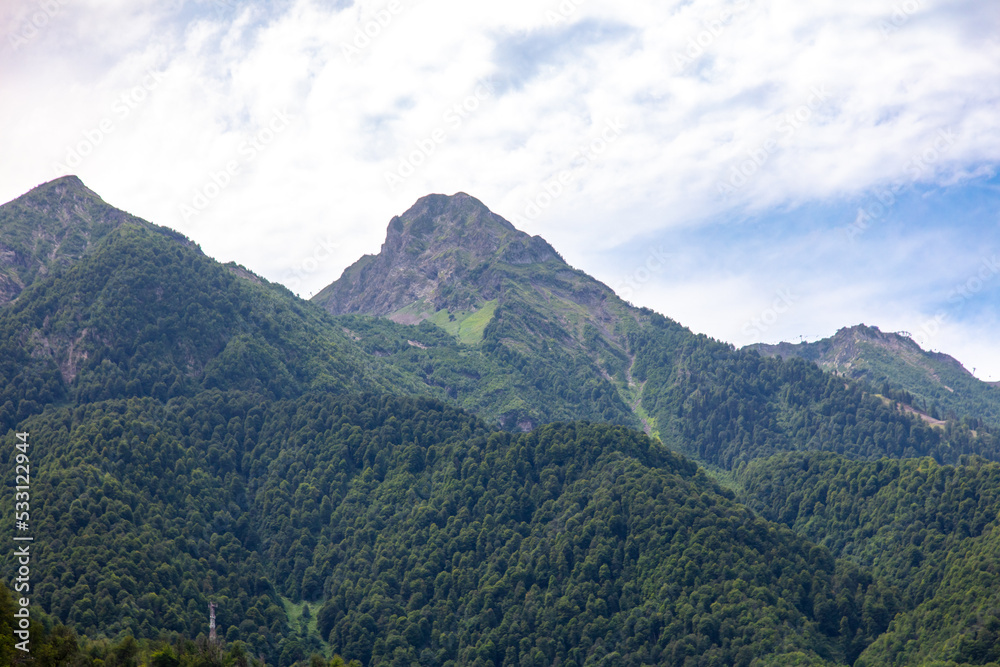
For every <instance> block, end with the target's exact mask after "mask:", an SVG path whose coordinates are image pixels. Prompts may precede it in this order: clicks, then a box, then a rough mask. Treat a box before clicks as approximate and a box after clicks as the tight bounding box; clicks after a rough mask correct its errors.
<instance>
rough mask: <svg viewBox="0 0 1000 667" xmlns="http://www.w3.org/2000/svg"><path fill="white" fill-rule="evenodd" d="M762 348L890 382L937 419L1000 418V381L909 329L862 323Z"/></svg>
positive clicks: (853, 375) (879, 382) (880, 382)
mask: <svg viewBox="0 0 1000 667" xmlns="http://www.w3.org/2000/svg"><path fill="white" fill-rule="evenodd" d="M752 348H753V349H756V350H757V351H759V352H760V353H761V354H764V355H767V356H779V357H782V358H785V359H788V358H790V357H800V358H802V359H807V360H809V361H814V362H816V363H817V364H818V365H819V366H820V368H823V369H824V370H828V371H836V372H837V373H840V374H841V375H844V376H846V377H851V378H857V379H863V380H866V381H867V382H869V383H870V384H872V385H874V386H876V387H880V386H882V385H883V384H885V383H888V384H890V385H892V386H894V387H897V388H899V389H903V390H905V391H907V392H909V393H910V394H911V395H912V399H911V402H912V403H913V404H914V406H916V407H919V408H920V409H921V410H922V411H923V412H925V413H926V414H928V415H929V416H930V417H932V418H935V419H951V420H957V419H962V418H966V419H971V420H972V421H974V422H975V421H987V422H989V423H990V424H993V425H997V424H1000V387H997V386H995V385H993V384H990V383H988V382H983V381H981V380H978V379H977V378H976V377H975V376H974V375H973V374H972V373H970V372H969V371H968V370H967V369H966V368H965V367H964V366H962V364H960V363H959V362H958V361H957V360H956V359H954V358H953V357H950V356H948V355H947V354H943V353H941V352H928V351H926V350H923V349H921V348H920V346H919V345H918V344H917V343H916V341H914V340H913V339H912V338H910V337H909V335H907V334H905V333H887V332H884V331H880V330H879V328H878V327H868V326H865V325H863V324H862V325H859V326H855V327H849V328H845V329H841V330H840V331H838V332H837V333H836V334H835V335H834V336H832V337H831V338H826V339H823V340H819V341H816V342H813V343H798V344H794V345H793V344H792V343H779V344H777V345H754V346H752Z"/></svg>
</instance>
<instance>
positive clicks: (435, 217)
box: [313, 192, 565, 321]
mask: <svg viewBox="0 0 1000 667" xmlns="http://www.w3.org/2000/svg"><path fill="white" fill-rule="evenodd" d="M547 262H557V263H558V264H561V265H565V263H564V262H563V260H562V257H560V256H559V253H557V252H556V251H555V250H554V249H553V248H552V246H550V245H549V244H548V243H547V242H546V241H545V240H544V239H542V238H541V237H540V236H529V235H528V234H526V233H524V232H522V231H520V230H518V229H516V228H515V227H514V225H512V224H511V223H510V222H508V221H507V220H505V219H504V218H502V217H501V216H499V215H497V214H496V213H493V212H492V211H490V209H489V208H487V207H486V205H485V204H483V203H482V202H481V201H479V200H478V199H476V198H475V197H472V196H470V195H468V194H466V193H464V192H458V193H456V194H454V195H443V194H431V195H427V196H425V197H421V198H420V199H418V200H417V202H416V203H415V204H413V206H411V207H410V208H409V209H408V210H407V211H406V212H405V213H403V214H402V215H399V216H396V217H394V218H393V219H392V220H391V221H390V222H389V226H388V229H387V230H386V237H385V242H384V243H383V244H382V248H381V250H380V252H379V254H378V255H366V256H365V257H362V258H361V259H360V260H358V261H357V262H355V263H354V264H353V265H352V266H350V267H348V268H347V269H346V270H345V271H344V273H343V275H341V277H340V278H339V279H338V280H337V281H336V282H334V283H333V284H331V285H330V286H328V287H327V288H326V289H324V290H323V291H321V292H320V293H319V294H317V295H316V296H315V297H313V300H314V301H315V302H317V303H319V304H320V305H321V306H323V307H324V308H326V309H327V310H329V311H330V312H332V313H334V314H341V313H357V312H361V313H368V314H371V315H389V316H393V314H394V313H398V311H400V310H402V309H406V308H408V307H410V306H414V307H415V308H416V310H418V311H420V312H418V313H412V314H409V315H403V316H400V317H401V321H411V320H413V321H419V320H421V319H424V317H423V316H422V314H423V313H424V311H427V313H431V312H434V311H438V310H441V309H445V308H447V309H451V310H474V309H477V308H478V307H480V306H481V305H482V304H483V303H485V302H487V301H490V300H492V299H494V298H496V297H497V295H498V294H499V291H500V289H501V283H502V280H501V276H500V275H499V274H498V273H497V272H495V271H490V270H489V269H491V268H496V267H498V266H501V265H508V266H519V265H527V264H545V263H547ZM415 304H417V305H415Z"/></svg>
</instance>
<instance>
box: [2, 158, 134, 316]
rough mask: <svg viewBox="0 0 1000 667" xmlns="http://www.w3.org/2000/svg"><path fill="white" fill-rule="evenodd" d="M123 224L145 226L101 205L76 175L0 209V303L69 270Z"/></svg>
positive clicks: (102, 202)
mask: <svg viewBox="0 0 1000 667" xmlns="http://www.w3.org/2000/svg"><path fill="white" fill-rule="evenodd" d="M126 222H129V223H131V224H136V225H143V224H148V223H144V222H143V221H141V220H139V219H138V218H135V217H133V216H130V215H128V214H127V213H124V212H122V211H119V210H118V209H116V208H113V207H112V206H109V205H108V204H106V203H104V201H103V200H102V199H101V198H100V197H99V196H98V195H97V194H96V193H94V192H93V191H92V190H90V189H88V188H87V187H86V186H85V185H84V184H83V182H82V181H80V179H79V178H77V177H76V176H65V177H63V178H59V179H56V180H54V181H51V182H49V183H45V184H44V185H41V186H39V187H37V188H35V189H34V190H32V191H31V192H29V193H27V194H26V195H24V196H22V197H19V198H18V199H15V200H14V201H12V202H10V203H8V204H5V205H4V206H2V207H0V303H7V302H8V301H11V300H13V299H14V298H16V297H17V295H18V294H20V293H21V290H23V289H24V288H25V287H27V286H28V285H30V284H31V283H32V282H33V281H34V280H36V279H37V278H39V277H42V276H45V275H47V274H48V273H50V272H51V271H53V270H55V269H57V268H59V267H66V266H70V265H72V264H73V263H74V262H76V261H77V260H79V259H80V258H81V257H82V256H83V255H84V254H85V253H86V252H87V250H88V249H89V248H91V247H92V246H93V244H94V243H96V242H97V241H99V240H100V239H101V238H103V237H104V236H105V235H106V234H108V232H110V231H111V230H113V229H116V228H118V227H119V226H121V225H122V224H125V223H126Z"/></svg>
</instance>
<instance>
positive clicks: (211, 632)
mask: <svg viewBox="0 0 1000 667" xmlns="http://www.w3.org/2000/svg"><path fill="white" fill-rule="evenodd" d="M218 606H219V605H217V604H216V603H214V602H209V603H208V641H209V642H210V643H212V644H214V643H215V642H216V637H215V608H216V607H218Z"/></svg>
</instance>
